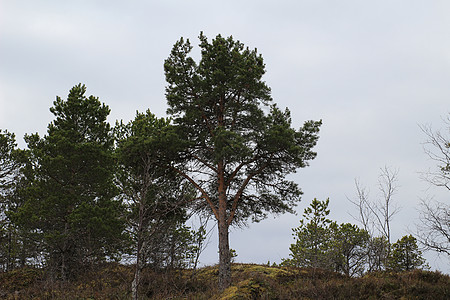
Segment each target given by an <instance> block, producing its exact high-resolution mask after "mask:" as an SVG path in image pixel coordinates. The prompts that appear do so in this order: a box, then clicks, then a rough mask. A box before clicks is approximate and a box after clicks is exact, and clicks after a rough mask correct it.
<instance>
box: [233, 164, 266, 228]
mask: <svg viewBox="0 0 450 300" xmlns="http://www.w3.org/2000/svg"><path fill="white" fill-rule="evenodd" d="M268 165H269V163H268V162H267V163H266V164H264V165H263V166H261V167H260V168H259V169H258V170H256V171H255V172H253V173H250V174H249V175H248V176H247V178H246V179H245V180H244V182H243V183H242V185H241V187H240V188H239V190H238V192H237V193H236V195H235V196H234V198H233V205H232V206H231V211H230V216H229V217H228V221H227V223H228V226H230V225H231V222H232V221H233V218H234V215H235V214H236V209H237V206H238V203H239V199H240V198H241V196H242V193H243V192H244V190H245V188H246V187H247V185H248V184H249V182H250V180H252V178H253V177H255V176H256V175H258V174H261V172H262V171H264V169H265V168H266V167H267V166H268Z"/></svg>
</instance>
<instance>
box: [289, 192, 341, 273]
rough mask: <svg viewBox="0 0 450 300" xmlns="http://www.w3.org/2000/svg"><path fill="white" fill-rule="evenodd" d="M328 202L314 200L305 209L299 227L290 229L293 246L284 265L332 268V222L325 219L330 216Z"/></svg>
mask: <svg viewBox="0 0 450 300" xmlns="http://www.w3.org/2000/svg"><path fill="white" fill-rule="evenodd" d="M329 202H330V200H329V199H327V200H325V201H320V200H317V199H314V200H313V201H312V202H311V204H310V206H309V207H307V208H305V210H304V213H303V219H302V220H300V226H299V227H297V228H293V229H292V230H293V231H294V233H293V235H294V239H295V244H291V246H290V248H289V249H290V251H291V253H290V256H291V258H290V259H287V260H285V261H284V262H283V264H284V265H290V266H297V267H312V268H323V269H331V268H332V259H333V255H332V249H333V234H332V221H331V220H330V219H328V218H327V216H328V215H329V214H330V210H329V209H328V204H329ZM333 226H334V225H333Z"/></svg>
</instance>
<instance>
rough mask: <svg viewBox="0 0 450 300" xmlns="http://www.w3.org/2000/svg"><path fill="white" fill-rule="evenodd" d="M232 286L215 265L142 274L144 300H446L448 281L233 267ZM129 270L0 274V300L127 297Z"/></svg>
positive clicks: (431, 275) (419, 274)
mask: <svg viewBox="0 0 450 300" xmlns="http://www.w3.org/2000/svg"><path fill="white" fill-rule="evenodd" d="M232 270H233V272H232V274H233V278H232V282H233V284H232V286H231V287H230V288H229V289H227V290H225V291H224V292H223V293H220V292H219V291H218V289H217V284H216V282H217V273H218V269H217V267H205V268H202V269H199V270H197V271H196V272H193V271H192V270H175V271H170V272H168V271H167V272H159V273H156V272H152V271H149V270H147V271H146V272H145V279H144V285H143V286H142V292H141V293H142V295H143V299H169V298H170V299H224V300H225V299H433V300H438V299H450V277H449V276H448V275H443V274H441V273H439V272H430V271H420V270H415V271H411V272H402V273H392V272H383V273H373V274H369V275H366V276H364V277H362V278H348V277H345V276H343V275H341V274H337V273H334V272H328V271H321V270H312V269H298V268H281V267H268V266H264V265H252V264H234V265H233V268H232ZM132 274H133V270H132V267H130V266H124V265H120V264H106V265H104V266H102V267H101V268H98V269H97V270H95V271H89V272H86V273H85V274H83V275H82V276H80V277H79V278H78V279H77V280H74V281H71V282H59V281H53V282H52V281H51V280H49V279H48V278H46V277H45V274H44V273H43V272H42V271H41V270H39V269H30V268H25V269H19V270H15V271H11V272H7V273H1V274H0V298H1V299H31V298H32V299H129V298H130V283H131V280H132Z"/></svg>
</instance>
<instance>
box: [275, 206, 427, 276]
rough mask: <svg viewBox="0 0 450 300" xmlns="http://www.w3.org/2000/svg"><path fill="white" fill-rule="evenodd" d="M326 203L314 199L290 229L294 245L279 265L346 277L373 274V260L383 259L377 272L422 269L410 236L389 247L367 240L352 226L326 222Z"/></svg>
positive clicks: (382, 240)
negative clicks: (305, 268) (319, 270)
mask: <svg viewBox="0 0 450 300" xmlns="http://www.w3.org/2000/svg"><path fill="white" fill-rule="evenodd" d="M329 202H330V201H329V199H327V200H325V201H320V200H317V199H314V200H313V201H312V202H311V204H310V206H309V207H307V208H306V209H305V211H304V214H303V219H302V220H300V226H299V227H297V228H294V229H293V231H294V234H293V235H294V239H295V243H294V244H292V245H291V247H290V248H289V249H290V250H291V253H290V258H289V259H285V260H283V262H282V265H284V266H295V267H308V268H312V269H324V270H330V271H336V272H340V273H342V274H345V275H347V276H363V275H364V274H367V273H370V272H372V271H374V270H373V266H374V257H375V258H376V257H378V260H379V261H384V260H385V257H386V260H387V261H388V263H386V264H384V263H380V264H379V268H378V269H377V271H380V270H383V271H389V270H394V271H409V270H413V269H418V268H421V267H425V266H426V265H425V259H424V258H423V257H422V252H421V251H420V250H419V248H418V246H417V242H416V239H415V238H414V237H413V236H412V235H409V236H404V237H403V238H401V239H400V240H398V241H397V242H396V243H394V244H393V245H392V246H391V245H390V244H389V242H387V239H386V238H385V237H382V238H379V237H375V238H374V237H371V236H370V234H369V233H368V232H367V231H366V230H364V229H360V228H358V226H356V225H353V224H350V223H343V224H340V225H338V224H337V223H336V222H333V221H331V220H330V219H328V218H327V216H328V215H329V213H330V210H329V209H328V204H329ZM306 221H308V222H306ZM391 248H392V251H388V249H391ZM376 249H377V251H374V250H376ZM379 253H382V255H380V254H379Z"/></svg>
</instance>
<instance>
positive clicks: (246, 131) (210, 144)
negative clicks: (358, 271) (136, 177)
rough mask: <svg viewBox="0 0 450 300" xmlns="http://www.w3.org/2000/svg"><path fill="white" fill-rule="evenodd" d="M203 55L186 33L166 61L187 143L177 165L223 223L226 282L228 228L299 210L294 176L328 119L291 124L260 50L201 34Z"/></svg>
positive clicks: (224, 275) (225, 279) (225, 275)
mask: <svg viewBox="0 0 450 300" xmlns="http://www.w3.org/2000/svg"><path fill="white" fill-rule="evenodd" d="M199 39H200V44H199V47H200V50H201V59H200V61H199V62H198V63H196V62H195V60H194V59H193V58H192V57H191V56H189V55H190V51H191V50H192V48H193V47H192V46H191V44H190V42H189V40H186V41H185V40H184V39H183V38H181V39H180V40H179V41H178V42H176V43H175V45H174V47H173V49H172V51H171V54H170V56H169V57H168V58H167V59H166V61H165V63H164V70H165V75H166V81H167V87H166V98H167V103H168V106H169V108H168V110H167V112H168V114H169V115H171V116H172V117H173V120H174V123H175V125H177V126H178V129H179V133H180V136H182V137H183V139H184V141H185V143H186V145H187V147H186V148H185V150H184V151H183V153H182V155H181V156H182V157H183V158H184V159H183V161H181V162H180V163H178V164H174V165H173V168H175V169H176V170H177V171H178V172H179V174H180V175H182V176H183V177H184V178H186V179H187V180H188V181H189V182H191V183H192V185H193V186H194V187H195V188H196V190H197V192H198V194H199V195H198V197H197V198H198V199H201V201H200V202H197V207H198V209H201V210H203V211H207V212H209V213H211V214H213V215H214V217H215V218H216V220H217V221H218V227H219V261H220V266H221V268H220V275H219V278H220V282H221V286H222V287H227V286H228V285H229V280H230V275H229V274H230V271H229V266H230V254H229V242H228V227H229V226H230V225H232V224H239V223H244V222H246V221H247V220H248V219H251V220H253V221H258V220H261V219H263V218H264V217H266V216H267V213H284V212H292V207H293V206H294V205H295V203H296V202H297V201H299V200H300V195H301V190H300V188H299V187H298V185H297V184H296V183H294V182H293V181H290V180H287V179H286V175H288V174H290V173H293V172H295V171H296V170H297V169H298V168H303V167H306V166H307V165H308V161H309V160H312V159H314V158H315V156H316V153H315V152H313V151H312V148H313V147H314V146H315V145H316V143H317V140H318V132H319V127H320V125H321V122H320V121H307V122H305V124H304V125H303V127H301V128H299V129H298V130H296V129H294V128H292V127H291V122H292V121H291V116H290V112H289V110H288V109H285V110H284V111H282V110H280V109H279V108H278V107H277V106H276V105H275V104H273V103H272V98H271V95H270V88H269V87H268V86H267V85H266V83H265V82H264V81H263V80H262V76H263V75H264V73H265V65H264V62H263V58H262V56H261V55H260V54H258V52H257V50H256V49H255V50H250V49H249V48H248V47H247V48H246V47H244V45H243V44H242V43H241V42H239V41H236V40H234V39H233V38H232V37H228V38H224V37H222V36H221V35H218V36H217V37H216V38H215V39H213V40H212V41H211V42H209V41H208V39H207V38H206V37H205V36H204V35H203V34H202V33H201V34H200V37H199Z"/></svg>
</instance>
